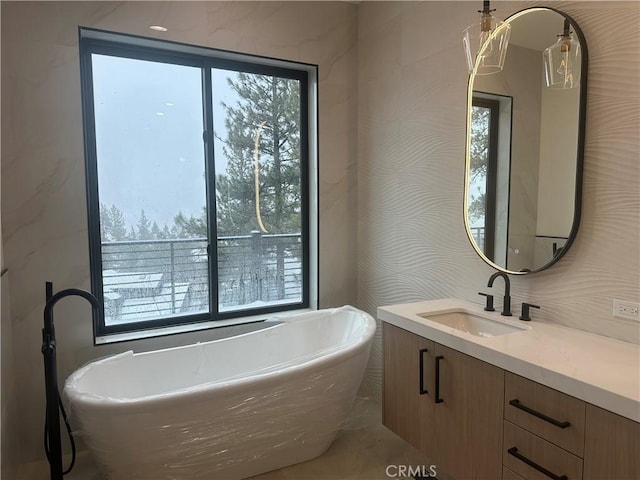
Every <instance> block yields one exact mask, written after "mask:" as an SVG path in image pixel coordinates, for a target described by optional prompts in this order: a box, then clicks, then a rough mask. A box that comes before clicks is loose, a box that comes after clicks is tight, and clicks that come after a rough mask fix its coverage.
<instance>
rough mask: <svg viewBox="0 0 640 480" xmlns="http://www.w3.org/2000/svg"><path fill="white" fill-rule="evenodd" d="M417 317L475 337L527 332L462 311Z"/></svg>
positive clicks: (520, 328) (523, 329)
mask: <svg viewBox="0 0 640 480" xmlns="http://www.w3.org/2000/svg"><path fill="white" fill-rule="evenodd" d="M418 316H419V317H422V318H426V319H427V320H431V321H432V322H436V323H439V324H441V325H445V326H447V327H451V328H455V329H456V330H460V331H462V332H466V333H469V334H471V335H475V336H476V337H497V336H499V335H507V334H509V333H517V332H523V331H525V330H528V328H527V327H525V326H522V327H517V326H515V325H509V324H507V323H502V322H499V321H496V320H492V319H489V318H485V317H481V316H479V315H474V314H473V313H469V312H464V311H458V312H446V313H436V314H432V313H419V314H418Z"/></svg>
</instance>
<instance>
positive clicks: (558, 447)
mask: <svg viewBox="0 0 640 480" xmlns="http://www.w3.org/2000/svg"><path fill="white" fill-rule="evenodd" d="M383 336H384V337H383V345H384V384H383V423H384V425H386V426H387V427H388V428H389V429H391V430H392V431H393V432H395V433H396V434H398V435H399V436H400V437H402V438H403V439H405V440H406V441H408V442H409V443H411V444H412V445H413V446H415V447H416V448H417V449H419V450H420V451H422V452H423V453H425V454H426V455H427V456H428V457H429V458H430V459H431V460H432V461H434V462H435V464H436V465H437V467H438V468H439V469H440V470H441V471H443V472H446V473H447V474H450V475H451V476H452V477H453V478H456V479H458V480H468V479H477V480H480V479H483V480H484V479H491V480H498V479H501V478H502V480H539V479H549V478H558V479H567V480H580V479H584V480H640V423H638V422H634V421H633V420H629V419H628V418H625V417H621V416H619V415H616V414H614V413H612V412H609V411H607V410H603V409H602V408H599V407H595V406H593V405H590V404H588V403H586V402H585V401H583V400H580V399H577V398H575V397H572V396H570V395H567V394H566V393H563V392H560V391H558V390H554V389H552V388H549V387H547V386H544V385H541V384H539V383H536V382H534V381H532V380H529V379H527V378H524V377H520V376H518V375H515V374H513V373H511V372H505V371H504V370H502V369H501V368H498V367H495V366H493V365H490V364H488V363H486V362H483V361H482V360H478V359H477V358H474V357H470V356H468V355H465V354H463V353H461V352H459V351H457V350H453V349H451V348H448V347H445V346H443V345H440V344H438V343H435V342H433V341H431V340H428V339H425V338H423V337H420V336H419V335H415V334H413V333H411V332H408V331H406V330H403V329H401V328H399V327H396V326H394V325H391V324H388V323H385V322H383Z"/></svg>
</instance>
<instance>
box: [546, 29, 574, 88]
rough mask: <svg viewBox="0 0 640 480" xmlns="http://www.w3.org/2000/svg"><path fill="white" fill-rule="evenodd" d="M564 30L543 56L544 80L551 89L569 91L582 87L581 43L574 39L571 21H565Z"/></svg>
mask: <svg viewBox="0 0 640 480" xmlns="http://www.w3.org/2000/svg"><path fill="white" fill-rule="evenodd" d="M563 30H564V31H563V32H562V33H561V34H560V35H558V40H557V41H556V43H554V44H553V45H551V46H550V47H548V48H547V49H545V51H544V52H543V54H542V59H543V61H544V78H545V82H546V84H547V87H549V88H555V89H567V88H574V87H577V86H578V85H580V65H581V64H580V55H581V52H580V43H578V42H577V41H576V40H575V39H574V38H573V32H571V31H570V24H569V20H566V19H565V21H564V29H563Z"/></svg>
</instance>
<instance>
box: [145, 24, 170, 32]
mask: <svg viewBox="0 0 640 480" xmlns="http://www.w3.org/2000/svg"><path fill="white" fill-rule="evenodd" d="M149 28H150V29H151V30H155V31H156V32H166V31H167V30H169V29H168V28H167V27H163V26H161V25H151V26H150V27H149Z"/></svg>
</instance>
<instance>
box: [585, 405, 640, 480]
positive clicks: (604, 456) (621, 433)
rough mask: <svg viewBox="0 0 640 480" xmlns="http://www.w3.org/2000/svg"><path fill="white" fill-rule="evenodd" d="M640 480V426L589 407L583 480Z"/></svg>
mask: <svg viewBox="0 0 640 480" xmlns="http://www.w3.org/2000/svg"><path fill="white" fill-rule="evenodd" d="M639 478H640V423H637V422H634V421H633V420H629V419H628V418H624V417H621V416H620V415H616V414H615V413H611V412H609V411H607V410H603V409H602V408H599V407H595V406H593V405H587V421H586V431H585V443H584V480H605V479H611V480H637V479H639Z"/></svg>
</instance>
